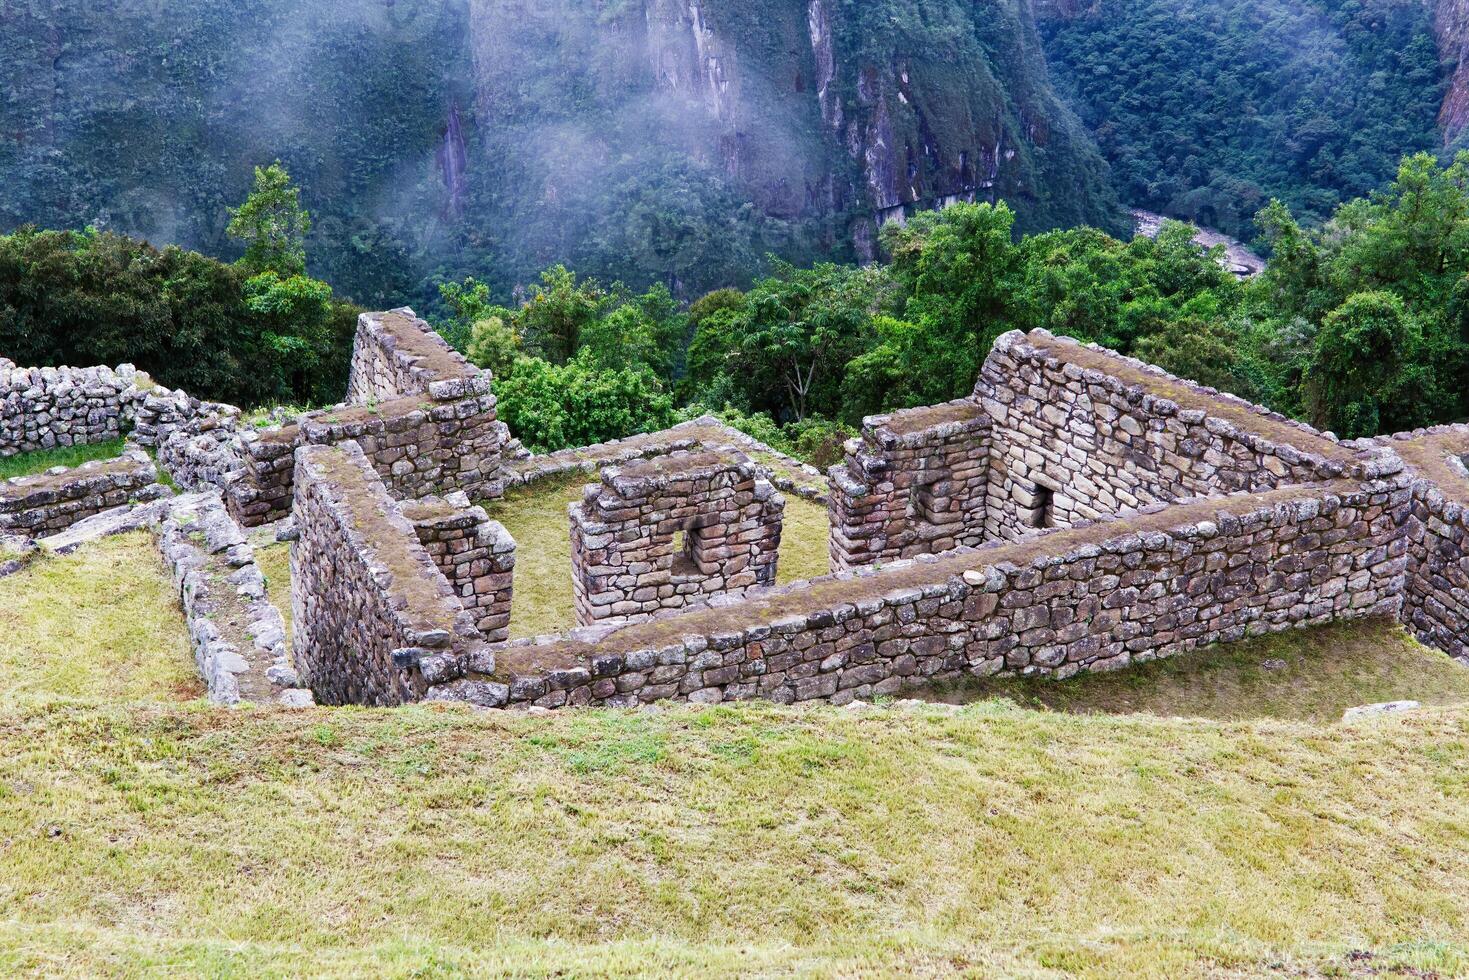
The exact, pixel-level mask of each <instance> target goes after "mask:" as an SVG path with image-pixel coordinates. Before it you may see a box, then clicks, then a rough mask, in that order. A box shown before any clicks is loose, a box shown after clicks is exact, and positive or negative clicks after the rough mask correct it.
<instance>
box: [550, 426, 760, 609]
mask: <svg viewBox="0 0 1469 980" xmlns="http://www.w3.org/2000/svg"><path fill="white" fill-rule="evenodd" d="M569 514H570V518H571V575H572V591H573V594H574V597H575V600H576V615H577V619H578V621H579V622H581V623H583V624H587V623H593V622H596V621H598V620H602V619H609V618H613V617H618V618H621V617H638V616H646V615H649V614H651V613H653V612H657V611H658V610H660V609H676V608H678V607H680V606H683V605H686V604H687V603H689V602H691V601H693V600H695V599H698V598H701V597H704V596H709V595H715V594H719V593H738V592H742V591H744V590H745V589H748V588H751V587H754V586H757V585H770V584H772V583H774V581H775V572H776V561H777V557H778V555H777V552H778V549H779V547H780V536H781V524H782V520H783V517H784V514H785V498H784V497H782V496H781V495H780V494H779V493H777V492H776V490H775V488H774V487H773V486H771V485H770V483H769V482H768V481H766V480H764V479H763V478H760V477H759V476H757V474H756V470H755V466H754V464H753V463H751V462H750V460H749V458H748V457H747V456H745V454H744V453H741V452H739V451H738V450H736V449H733V448H723V449H714V450H709V451H705V452H699V453H688V452H677V453H672V454H670V455H667V456H656V457H653V458H651V459H646V460H639V461H636V462H632V463H628V464H627V465H625V466H612V467H607V468H606V469H603V470H602V482H601V483H600V484H594V485H592V486H588V487H587V488H586V494H585V496H584V498H583V500H582V502H581V503H579V504H572V505H571V506H570V508H569ZM680 537H681V538H682V540H679V539H680Z"/></svg>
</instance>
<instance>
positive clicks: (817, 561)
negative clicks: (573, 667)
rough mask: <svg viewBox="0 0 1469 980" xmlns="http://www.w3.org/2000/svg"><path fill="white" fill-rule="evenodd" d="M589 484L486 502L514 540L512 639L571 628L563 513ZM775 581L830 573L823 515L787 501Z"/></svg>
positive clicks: (570, 481) (566, 482)
mask: <svg viewBox="0 0 1469 980" xmlns="http://www.w3.org/2000/svg"><path fill="white" fill-rule="evenodd" d="M592 480H593V477H591V476H589V475H588V474H586V473H574V474H569V475H567V476H564V477H560V478H556V479H549V480H541V481H539V482H537V483H534V484H531V485H530V486H526V487H515V488H512V489H511V490H510V491H509V492H508V493H506V494H505V496H504V497H503V498H501V499H500V500H496V501H491V502H488V503H486V504H485V505H484V506H485V510H487V511H488V512H489V515H490V516H491V517H492V518H494V519H495V520H497V521H499V522H500V523H501V524H503V525H505V529H506V530H507V531H509V532H510V536H511V537H513V538H514V539H515V544H516V549H515V593H514V598H513V600H512V602H511V607H510V635H511V637H512V638H514V639H519V638H522V637H527V636H540V635H542V634H546V633H561V632H565V631H566V630H568V629H570V628H572V627H573V626H575V625H576V607H575V605H574V604H573V602H572V595H571V532H570V526H569V524H568V523H567V517H566V507H567V505H568V504H571V503H575V502H576V501H579V500H580V499H581V495H582V488H583V487H584V486H586V485H587V484H588V483H589V482H592ZM785 498H786V512H785V530H784V532H783V534H782V537H781V544H780V562H779V564H778V566H777V568H776V572H777V581H779V582H781V583H785V582H795V581H799V580H801V579H808V578H814V577H816V576H818V575H825V574H827V572H828V571H829V570H830V568H829V565H830V559H829V557H828V553H827V535H828V533H829V531H830V526H831V525H830V523H829V522H828V521H827V516H826V508H825V507H824V506H822V505H820V504H813V503H811V502H810V501H807V500H803V499H802V498H800V497H797V496H796V495H795V494H786V495H785Z"/></svg>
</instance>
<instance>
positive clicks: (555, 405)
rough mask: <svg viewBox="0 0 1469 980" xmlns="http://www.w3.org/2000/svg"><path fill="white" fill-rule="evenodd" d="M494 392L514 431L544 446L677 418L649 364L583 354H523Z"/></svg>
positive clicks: (651, 427)
mask: <svg viewBox="0 0 1469 980" xmlns="http://www.w3.org/2000/svg"><path fill="white" fill-rule="evenodd" d="M496 393H497V394H498V396H499V410H500V417H501V418H502V419H503V420H504V421H505V423H506V424H507V425H509V426H510V431H511V432H513V433H515V435H516V436H517V437H518V438H520V439H521V440H522V441H523V442H524V443H525V444H526V445H527V446H529V447H530V448H531V449H533V450H536V451H540V452H552V451H555V450H558V449H565V448H567V447H570V446H585V445H588V444H590V443H594V442H605V441H607V440H608V439H617V438H622V437H623V436H628V435H632V434H634V433H638V432H651V431H655V430H657V429H662V428H666V427H667V426H669V425H671V424H672V423H673V399H672V397H670V396H669V395H668V393H667V392H666V391H664V389H663V386H662V385H661V384H659V382H658V379H657V378H655V377H654V376H653V375H652V373H651V372H649V371H648V370H647V369H646V368H621V369H617V370H608V369H606V368H603V367H600V366H598V365H597V364H595V363H594V362H592V361H591V360H590V358H589V357H587V356H586V355H585V354H583V355H578V356H577V357H575V358H573V359H572V360H571V361H570V362H568V363H566V364H551V363H550V362H548V361H544V360H542V359H540V358H523V359H521V360H520V361H519V362H518V363H517V364H516V366H515V370H514V371H513V372H512V373H511V374H510V376H509V377H508V378H506V379H505V380H504V381H502V382H501V383H499V384H498V385H497V386H496Z"/></svg>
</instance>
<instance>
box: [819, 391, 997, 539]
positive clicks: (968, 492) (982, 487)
mask: <svg viewBox="0 0 1469 980" xmlns="http://www.w3.org/2000/svg"><path fill="white" fill-rule="evenodd" d="M989 429H990V420H989V417H988V416H986V415H985V414H984V412H983V411H982V410H981V409H980V407H979V406H978V405H977V404H976V403H975V402H973V401H972V400H969V399H962V400H960V401H956V402H950V403H948V404H947V405H934V406H931V407H928V408H916V409H909V410H907V411H903V412H895V413H893V414H892V415H881V416H874V417H872V418H868V419H865V420H864V423H863V430H862V437H861V438H860V439H854V440H851V441H850V442H848V443H847V445H846V447H845V448H846V459H845V460H844V461H843V462H842V463H841V464H839V465H837V466H834V467H833V468H832V469H831V473H830V476H831V486H832V492H831V497H830V503H829V505H828V509H829V510H830V512H831V526H832V535H831V559H832V567H834V568H852V567H855V566H858V565H869V564H873V563H875V562H884V561H893V560H894V559H898V558H910V557H912V556H913V555H919V554H932V553H936V552H941V551H948V550H950V549H952V548H956V547H959V546H961V545H977V544H979V543H981V542H982V541H983V540H984V518H985V495H986V493H987V491H988V484H989V452H990V438H989Z"/></svg>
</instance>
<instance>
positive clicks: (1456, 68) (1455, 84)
mask: <svg viewBox="0 0 1469 980" xmlns="http://www.w3.org/2000/svg"><path fill="white" fill-rule="evenodd" d="M1427 2H1430V3H1433V4H1434V10H1433V31H1434V34H1435V35H1436V36H1437V37H1438V51H1439V55H1440V56H1441V57H1442V58H1443V60H1444V64H1445V65H1447V66H1449V69H1450V74H1449V82H1448V90H1447V91H1446V92H1444V100H1443V109H1442V111H1440V112H1439V116H1438V125H1439V128H1440V129H1441V130H1443V136H1444V145H1445V146H1449V145H1453V144H1454V143H1456V142H1457V141H1458V139H1459V137H1460V135H1462V134H1463V132H1464V128H1465V126H1466V125H1469V0H1427Z"/></svg>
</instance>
